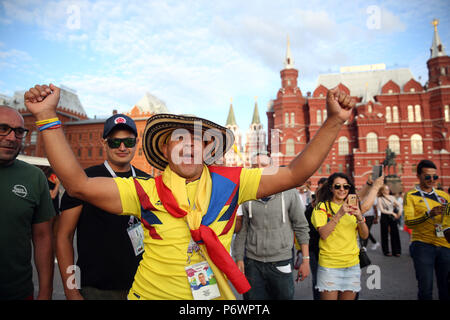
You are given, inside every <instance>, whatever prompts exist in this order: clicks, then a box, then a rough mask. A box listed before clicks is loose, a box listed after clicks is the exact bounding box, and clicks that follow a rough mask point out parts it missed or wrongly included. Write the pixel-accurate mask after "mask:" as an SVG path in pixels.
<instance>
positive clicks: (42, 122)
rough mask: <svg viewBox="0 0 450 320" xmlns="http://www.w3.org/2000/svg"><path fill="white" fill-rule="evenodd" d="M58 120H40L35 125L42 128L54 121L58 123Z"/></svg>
mask: <svg viewBox="0 0 450 320" xmlns="http://www.w3.org/2000/svg"><path fill="white" fill-rule="evenodd" d="M58 120H59V119H58V118H51V119H45V120H40V121H36V125H37V126H38V127H40V126H42V125H44V124H48V123H51V122H55V121H58Z"/></svg>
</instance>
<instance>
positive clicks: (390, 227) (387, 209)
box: [377, 185, 403, 257]
mask: <svg viewBox="0 0 450 320" xmlns="http://www.w3.org/2000/svg"><path fill="white" fill-rule="evenodd" d="M389 193H390V190H389V186H387V185H384V186H382V187H381V188H380V190H379V191H378V199H377V209H378V210H379V211H380V212H381V219H380V231H381V249H382V250H383V254H384V255H385V256H388V257H390V256H392V255H394V256H396V257H400V255H401V253H402V248H401V245H400V234H399V232H398V225H397V222H398V221H399V219H400V217H401V216H402V210H403V206H402V205H401V204H400V203H399V202H398V201H397V200H396V199H395V197H394V196H392V195H390V194H389ZM389 236H390V238H391V247H392V253H391V252H390V251H389Z"/></svg>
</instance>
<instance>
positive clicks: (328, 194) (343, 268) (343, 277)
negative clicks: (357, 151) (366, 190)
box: [311, 172, 369, 300]
mask: <svg viewBox="0 0 450 320" xmlns="http://www.w3.org/2000/svg"><path fill="white" fill-rule="evenodd" d="M349 194H356V190H355V186H354V185H353V183H352V181H351V179H350V178H349V177H348V176H347V175H345V174H343V173H339V172H337V173H333V174H332V175H331V176H330V177H329V178H328V179H327V182H326V183H325V184H324V185H323V186H322V187H321V188H320V189H319V191H318V193H317V201H318V202H317V203H318V204H317V206H316V207H315V209H314V211H313V214H312V219H311V222H312V224H313V225H314V227H315V228H316V229H317V231H318V232H319V234H320V240H319V248H320V251H319V268H318V272H317V286H316V288H317V289H318V290H319V291H320V293H321V299H323V300H353V299H355V296H356V292H359V291H360V290H361V284H360V282H361V269H360V267H359V247H358V242H357V236H358V233H359V236H360V237H361V238H362V239H366V238H367V237H368V235H369V230H368V228H367V225H366V223H365V219H364V217H363V216H362V214H361V210H360V209H359V205H357V206H350V205H349V204H348V201H347V196H348V195H349Z"/></svg>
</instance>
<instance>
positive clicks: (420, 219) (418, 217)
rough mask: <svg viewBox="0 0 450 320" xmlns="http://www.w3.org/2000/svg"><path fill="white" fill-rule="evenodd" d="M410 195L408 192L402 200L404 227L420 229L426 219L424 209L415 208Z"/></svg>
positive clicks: (425, 210)
mask: <svg viewBox="0 0 450 320" xmlns="http://www.w3.org/2000/svg"><path fill="white" fill-rule="evenodd" d="M411 194H412V193H411V192H408V193H407V194H406V195H405V198H404V199H403V212H404V215H405V224H406V226H407V227H408V228H410V229H414V228H417V227H420V226H421V225H422V223H424V222H425V221H426V220H427V219H428V216H427V214H426V213H427V209H426V208H425V207H419V206H418V207H416V206H415V205H414V199H413V196H412V195H411Z"/></svg>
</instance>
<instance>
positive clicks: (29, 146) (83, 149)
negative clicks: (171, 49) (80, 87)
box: [0, 86, 168, 175]
mask: <svg viewBox="0 0 450 320" xmlns="http://www.w3.org/2000/svg"><path fill="white" fill-rule="evenodd" d="M23 94H24V92H23V91H18V92H16V93H15V94H14V96H13V97H11V98H10V97H7V96H0V103H2V104H6V105H9V106H12V107H14V108H16V109H17V110H19V111H20V112H21V113H22V115H23V117H24V120H25V127H26V128H27V129H29V130H30V132H29V134H28V135H27V137H26V138H25V140H24V146H23V150H22V154H24V155H27V156H35V157H45V151H44V146H43V142H42V140H41V136H40V135H39V134H38V131H37V128H36V125H35V120H34V118H33V116H32V115H31V114H30V113H29V112H28V111H27V110H26V108H25V106H24V101H23ZM161 112H168V111H167V108H166V106H165V104H164V102H163V101H161V100H159V99H158V98H156V97H154V96H152V95H151V94H149V93H146V94H145V95H144V97H143V98H142V99H141V100H139V101H138V102H137V103H136V105H135V106H133V108H132V109H131V110H130V111H129V112H126V114H127V115H128V116H130V117H131V118H133V119H134V121H135V122H136V127H137V130H138V135H139V138H141V137H142V135H143V132H144V128H145V124H146V122H147V119H148V118H149V117H150V116H152V115H153V114H155V113H161ZM56 113H57V115H58V118H59V119H60V120H61V122H62V124H63V129H64V133H65V135H66V138H67V140H68V142H69V144H70V146H71V148H72V151H73V153H74V154H75V156H76V157H77V159H78V161H79V162H80V164H81V166H82V167H83V168H87V167H90V166H93V165H97V164H100V163H102V162H103V161H104V160H105V154H104V150H103V146H102V144H101V140H102V135H103V126H104V122H105V120H106V118H102V119H97V118H94V119H89V118H88V117H87V115H86V112H85V110H84V108H83V106H82V105H81V102H80V100H79V99H78V96H77V94H76V92H75V91H73V90H71V89H69V88H66V87H64V86H61V96H60V101H59V104H58V106H57V110H56ZM114 113H117V111H116V110H113V111H112V114H114ZM141 141H142V140H141ZM132 164H133V165H134V166H136V167H137V168H139V169H141V170H143V171H145V172H148V173H150V174H154V175H155V174H158V172H159V171H158V170H156V169H154V168H153V167H151V166H150V165H149V164H148V162H147V160H146V159H145V155H144V153H143V150H142V144H141V143H139V144H138V148H137V150H136V155H135V157H134V159H133V161H132Z"/></svg>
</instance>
